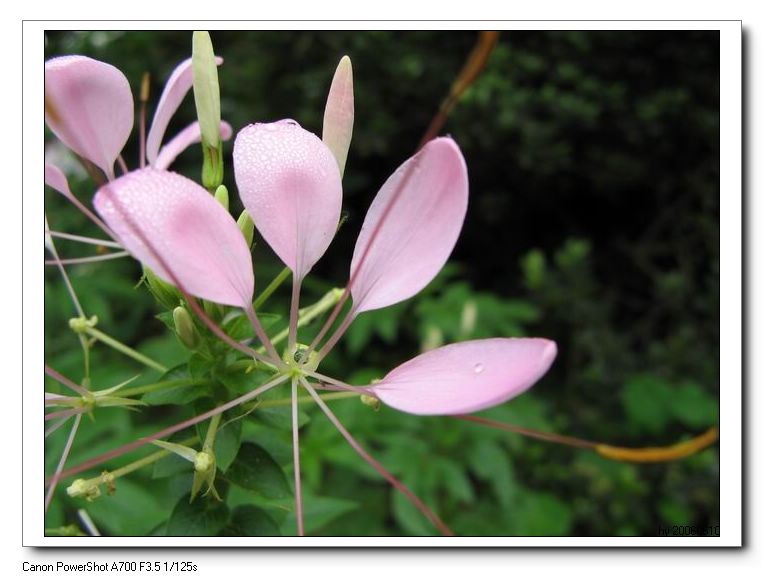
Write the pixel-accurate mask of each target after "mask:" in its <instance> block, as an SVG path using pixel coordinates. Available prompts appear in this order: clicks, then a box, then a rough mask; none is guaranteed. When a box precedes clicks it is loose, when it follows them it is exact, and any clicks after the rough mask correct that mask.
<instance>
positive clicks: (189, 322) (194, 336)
mask: <svg viewBox="0 0 764 587" xmlns="http://www.w3.org/2000/svg"><path fill="white" fill-rule="evenodd" d="M172 319H173V322H175V332H176V334H177V335H178V338H179V339H180V342H182V343H183V344H184V345H185V346H186V347H188V348H189V349H191V350H193V349H195V348H196V347H198V346H199V342H201V339H200V338H199V332H197V330H196V326H194V321H193V319H192V318H191V314H189V313H188V310H186V309H185V308H184V307H183V306H178V307H177V308H175V309H174V310H173V311H172Z"/></svg>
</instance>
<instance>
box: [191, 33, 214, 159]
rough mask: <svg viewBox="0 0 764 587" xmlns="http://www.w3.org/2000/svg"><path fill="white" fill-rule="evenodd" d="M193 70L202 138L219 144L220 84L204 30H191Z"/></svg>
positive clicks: (212, 144) (210, 144)
mask: <svg viewBox="0 0 764 587" xmlns="http://www.w3.org/2000/svg"><path fill="white" fill-rule="evenodd" d="M191 63H192V67H193V74H194V102H195V103H196V115H197V118H198V119H199V126H200V127H201V130H202V142H203V143H204V144H205V145H206V146H208V147H216V148H217V147H218V146H219V145H220V86H219V84H218V66H217V63H215V52H214V51H213V49H212V39H211V38H210V34H209V33H208V32H207V31H194V36H193V41H192V47H191Z"/></svg>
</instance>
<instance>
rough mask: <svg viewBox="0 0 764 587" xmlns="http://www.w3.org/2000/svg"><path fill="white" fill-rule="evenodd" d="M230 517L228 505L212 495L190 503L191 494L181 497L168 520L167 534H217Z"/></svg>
mask: <svg viewBox="0 0 764 587" xmlns="http://www.w3.org/2000/svg"><path fill="white" fill-rule="evenodd" d="M229 518H230V512H229V511H228V506H226V504H225V503H223V502H221V501H218V500H216V499H214V498H212V497H200V498H197V499H195V500H194V501H193V503H189V494H186V495H184V496H183V497H181V498H180V500H179V501H178V503H177V504H175V508H174V509H173V510H172V514H170V519H169V520H168V521H167V536H216V535H217V534H219V533H220V531H221V530H222V529H223V528H224V527H225V525H226V524H227V523H228V520H229Z"/></svg>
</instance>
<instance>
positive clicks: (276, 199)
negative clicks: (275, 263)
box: [45, 44, 557, 533]
mask: <svg viewBox="0 0 764 587" xmlns="http://www.w3.org/2000/svg"><path fill="white" fill-rule="evenodd" d="M195 49H196V44H195ZM210 51H211V46H210ZM207 56H208V57H209V59H208V63H212V64H213V65H212V67H213V69H214V67H215V66H216V65H220V64H221V63H222V60H221V59H216V60H215V59H212V54H211V53H209V54H207ZM195 59H196V54H195ZM45 72H46V84H45V103H46V122H47V123H48V126H49V128H50V129H51V130H52V131H53V132H54V133H55V134H56V136H57V137H58V138H59V139H60V140H61V141H62V142H63V143H64V144H65V145H66V146H67V147H69V148H70V149H71V150H72V151H74V152H75V153H76V154H78V155H79V156H80V157H82V158H83V159H85V160H87V161H90V162H91V163H93V164H94V165H95V166H96V167H98V168H99V169H100V170H101V171H102V172H103V174H104V176H105V178H106V179H107V181H106V182H105V183H104V184H103V185H102V186H101V187H100V189H98V191H97V193H96V194H95V197H94V199H93V204H94V207H95V210H96V211H97V212H98V214H99V216H100V218H101V219H102V221H103V223H104V224H102V226H103V228H104V230H106V231H107V232H108V234H109V235H110V236H111V237H112V238H113V239H114V240H115V241H116V242H117V243H118V244H119V245H120V246H122V247H123V248H124V249H125V250H126V251H128V252H129V253H130V255H132V256H133V257H134V258H135V259H137V260H138V261H140V263H141V264H142V265H143V266H144V267H145V268H146V269H147V270H149V271H150V272H151V273H153V274H154V275H155V276H158V278H159V279H161V280H162V281H163V282H165V283H166V284H169V285H170V286H172V287H174V288H177V290H178V291H179V292H181V293H182V294H183V295H185V296H186V297H187V299H188V302H189V306H190V307H191V308H192V309H193V310H194V311H195V312H197V313H198V314H199V318H200V319H201V320H203V322H204V323H205V324H207V325H208V326H209V328H210V329H211V330H212V332H214V333H215V334H218V335H219V336H221V337H223V338H224V340H226V342H228V343H230V344H231V345H232V346H233V347H234V348H236V349H238V350H240V351H241V352H243V353H247V354H248V355H249V356H251V357H252V358H254V359H255V361H257V362H258V363H259V364H260V365H261V366H263V367H264V368H266V369H270V370H271V371H272V375H273V376H272V378H271V379H270V380H269V381H268V383H267V384H264V385H263V386H261V387H259V388H257V389H254V390H252V391H251V392H250V393H248V394H246V395H245V396H242V397H240V398H236V399H235V400H234V401H232V402H229V403H228V404H223V405H221V406H218V407H217V408H216V409H214V410H211V411H210V412H208V413H206V414H203V415H201V416H200V417H199V418H194V419H193V422H192V421H191V420H189V421H188V422H191V424H192V423H194V422H196V421H199V420H200V419H204V418H210V417H213V416H215V415H217V414H219V413H221V412H222V411H223V410H226V409H229V408H230V407H232V406H234V405H240V404H241V403H243V402H244V401H250V400H251V399H253V398H254V397H256V396H258V395H259V394H261V393H263V392H264V391H266V390H267V389H271V388H273V387H274V386H275V385H278V384H281V383H286V382H289V383H291V386H292V398H293V404H294V405H293V416H294V420H295V426H294V431H293V436H294V459H295V487H296V495H297V499H296V510H297V513H298V516H297V518H298V527H299V530H300V533H302V530H303V528H302V520H301V515H300V514H301V509H302V506H301V498H300V479H299V475H300V473H299V447H298V429H297V426H296V414H297V412H296V397H297V392H298V389H299V388H302V389H304V390H306V391H307V393H308V394H310V396H311V397H312V398H313V399H314V400H315V401H316V402H317V403H318V405H319V406H320V407H321V409H322V410H323V411H324V412H325V413H326V415H327V416H328V417H329V418H330V419H331V420H332V421H333V422H334V423H335V424H336V425H337V426H338V428H339V429H340V432H342V433H343V434H344V435H345V437H346V438H347V439H348V441H349V442H350V443H351V445H353V446H354V448H356V450H358V451H359V454H361V455H362V456H364V458H366V459H367V460H368V461H369V462H370V463H371V464H372V466H375V468H377V469H378V470H379V471H380V472H381V473H382V474H383V475H384V476H385V477H387V478H388V479H390V480H391V482H393V483H394V484H395V485H396V487H399V488H400V489H401V490H402V491H404V493H406V494H407V496H408V497H409V498H410V499H412V501H414V502H415V504H417V505H418V506H419V505H420V504H419V503H417V502H418V499H417V498H416V496H413V494H410V492H408V490H407V489H406V488H405V486H403V485H402V484H400V482H398V481H397V480H395V479H394V477H392V475H390V474H389V472H387V471H386V470H385V469H384V468H383V467H382V466H381V465H380V464H379V463H377V462H376V461H375V460H374V459H373V458H371V457H370V456H369V455H368V454H367V453H366V452H365V451H364V450H363V448H362V447H360V445H358V443H357V442H356V441H355V440H354V439H353V438H352V436H351V435H350V433H349V432H348V431H347V430H346V429H345V428H344V427H343V426H342V425H341V424H340V423H339V422H338V421H337V420H336V418H335V417H334V415H333V413H332V412H331V410H330V409H329V408H328V406H327V405H326V404H325V403H324V402H323V401H322V400H321V397H320V394H319V393H317V391H316V389H317V388H320V389H344V390H351V391H356V392H358V393H361V394H363V395H365V396H368V397H370V398H374V399H376V400H379V401H381V402H383V403H384V404H386V405H388V406H390V407H392V408H394V409H397V410H400V411H404V412H408V413H412V414H418V415H454V414H468V413H471V412H475V411H478V410H482V409H485V408H488V407H491V406H494V405H497V404H499V403H502V402H505V401H507V400H509V399H511V398H512V397H514V396H516V395H518V394H519V393H522V392H523V391H525V390H527V389H529V388H530V387H531V386H532V385H533V384H534V383H535V382H536V381H538V379H539V378H540V377H542V376H543V375H544V373H545V372H546V371H547V370H548V369H549V367H550V365H551V364H552V362H553V360H554V358H555V355H556V352H557V349H556V345H555V343H554V342H552V341H550V340H546V339H541V338H493V339H485V340H475V341H469V342H461V343H455V344H449V345H446V346H443V347H440V348H436V349H434V350H430V351H428V352H425V353H423V354H421V355H419V356H416V357H414V358H412V359H411V360H409V361H407V362H405V363H403V364H402V365H400V366H398V367H396V368H395V369H393V370H392V371H390V372H389V373H388V374H387V375H386V376H385V377H383V378H382V379H381V380H379V381H376V382H373V383H370V384H368V385H364V386H360V387H359V386H353V385H349V384H347V383H344V382H342V381H339V380H335V379H333V378H331V377H328V376H326V375H324V374H322V373H321V372H320V370H319V368H320V364H321V361H322V360H323V359H324V357H325V356H326V355H327V353H329V352H330V351H331V349H332V348H333V347H334V345H335V344H336V343H337V342H338V341H339V340H340V338H341V336H342V334H343V333H344V332H345V331H346V330H347V328H348V327H349V326H350V325H351V324H352V322H353V320H354V319H355V318H356V317H357V316H358V315H359V314H361V313H363V312H367V311H372V310H375V309H379V308H384V307H387V306H390V305H392V304H396V303H398V302H401V301H403V300H406V299H408V298H410V297H412V296H414V295H416V294H417V293H418V292H420V291H421V290H422V289H423V288H424V287H425V286H426V285H427V284H428V283H430V282H431V281H432V279H433V278H434V277H435V276H436V275H437V274H438V272H439V271H440V270H441V268H442V267H443V266H444V264H445V263H446V261H447V259H448V257H449V256H450V254H451V251H452V250H453V248H454V245H455V243H456V241H457V238H458V236H459V233H460V231H461V229H462V225H463V223H464V220H465V216H466V213H467V207H468V192H469V181H468V174H467V164H466V162H465V160H464V157H463V155H462V153H461V151H460V149H459V146H458V144H457V142H456V141H455V140H454V139H452V138H444V137H442V138H434V139H432V140H430V141H428V142H427V143H426V144H425V145H424V146H423V147H422V148H421V149H420V150H419V151H418V152H417V153H416V154H414V155H413V156H412V157H410V158H409V159H407V160H406V161H404V162H403V163H402V164H401V165H400V167H398V169H396V170H395V171H394V172H393V173H392V175H391V176H390V177H389V178H388V180H387V181H386V182H385V183H384V184H383V185H382V187H381V188H380V190H379V192H378V193H377V195H376V197H375V199H374V201H373V203H372V204H371V207H370V208H369V210H368V212H367V214H366V217H365V219H364V222H363V225H362V227H361V230H360V234H359V235H358V239H357V241H356V245H355V250H354V252H353V257H352V260H351V262H350V267H349V276H348V282H347V287H346V288H345V290H344V293H343V294H342V296H341V297H340V299H339V302H338V303H337V305H336V307H335V309H334V312H332V314H331V315H330V316H329V319H328V320H327V321H326V323H325V324H324V326H323V328H322V329H321V331H320V332H319V334H318V336H317V337H316V338H315V339H314V340H313V341H311V342H310V343H309V344H308V341H300V340H299V328H298V315H299V312H298V309H299V300H300V290H301V284H302V282H303V280H304V279H305V277H306V276H307V275H308V273H309V272H310V271H311V269H312V268H313V266H314V265H315V264H316V262H317V261H318V260H319V259H320V258H321V257H322V256H323V255H324V253H325V252H326V251H327V249H328V248H329V246H330V244H331V242H332V239H333V237H334V235H335V233H336V231H337V228H338V224H339V221H340V215H341V208H342V176H343V173H344V171H345V164H346V160H347V153H348V149H349V146H350V141H351V136H352V130H353V123H354V105H353V81H352V68H351V64H350V60H349V59H348V58H347V57H345V58H343V59H342V60H341V61H340V63H339V66H338V68H337V71H336V74H335V76H334V79H333V81H332V85H331V89H330V91H329V96H328V100H327V104H326V110H325V116H324V127H323V133H322V135H323V136H322V137H319V136H317V135H316V134H314V133H312V132H310V131H309V130H306V129H304V128H302V127H301V126H300V125H299V124H298V123H297V122H295V121H293V120H281V121H277V122H268V123H254V124H250V125H249V126H246V127H245V128H243V129H241V130H239V132H238V133H237V134H236V137H235V143H234V148H233V165H234V173H235V182H236V186H237V188H238V194H239V196H240V198H241V201H242V203H243V204H244V207H245V209H246V213H247V214H248V216H249V217H250V218H251V219H252V221H253V222H254V225H255V227H256V229H257V232H258V233H259V234H260V236H261V237H262V238H263V239H264V240H265V241H267V243H268V244H269V245H270V247H271V248H272V249H273V251H274V252H275V254H276V255H277V256H278V257H279V258H280V259H281V261H282V262H283V263H284V265H285V266H286V267H287V268H288V269H289V270H290V271H291V274H292V282H293V288H292V304H291V312H290V327H289V334H288V340H287V343H286V345H285V347H284V348H283V349H281V350H280V351H279V349H277V348H276V344H274V343H273V341H272V340H271V339H270V338H269V337H268V335H267V334H266V333H265V331H264V329H263V328H262V325H261V324H260V321H259V319H258V316H257V313H256V310H255V309H254V308H253V298H254V294H255V289H256V285H255V274H254V268H253V262H252V256H251V251H250V244H249V243H248V242H247V238H246V236H245V234H243V232H242V229H241V224H242V223H241V222H239V223H237V221H236V220H235V219H234V218H233V217H232V216H231V215H230V214H229V212H228V208H227V201H226V202H224V203H222V204H221V201H220V199H216V198H215V197H213V195H211V193H210V192H213V193H214V192H215V191H216V189H215V188H217V186H216V185H214V184H213V185H208V184H207V182H205V187H207V189H205V187H203V186H202V185H199V184H198V183H195V182H194V181H192V180H191V179H188V178H186V177H183V176H181V175H178V174H176V173H174V172H171V171H168V167H169V166H170V165H171V163H172V162H173V160H174V159H175V157H176V156H177V155H178V154H179V153H180V152H181V151H182V150H184V149H185V148H187V147H188V146H189V145H191V144H193V143H196V142H200V141H201V142H202V144H203V145H204V146H205V149H206V148H207V147H212V148H216V149H217V150H218V152H219V140H220V139H227V138H230V137H231V135H232V132H231V128H230V126H229V125H228V124H227V123H225V122H221V121H219V112H218V113H217V116H218V119H217V121H214V122H213V124H212V129H213V130H212V131H209V130H208V131H207V136H204V129H209V128H210V123H209V120H210V119H212V120H214V115H215V113H214V112H213V113H212V115H211V117H210V116H207V115H206V114H205V112H206V110H205V108H206V107H205V106H203V105H200V100H199V97H198V95H197V109H198V112H199V117H200V121H199V122H194V123H193V124H191V125H190V126H189V127H187V128H186V129H185V130H183V131H182V132H181V133H180V134H179V135H178V136H177V137H175V138H174V139H172V140H171V141H169V142H168V143H167V144H166V145H165V146H164V147H161V148H160V146H161V144H162V140H163V136H164V133H165V130H166V129H167V126H168V124H169V121H170V118H171V116H172V115H173V113H174V112H175V111H176V110H177V108H178V106H179V105H180V103H181V101H182V100H183V98H184V96H185V95H186V94H187V93H188V91H189V90H190V89H191V87H192V85H193V86H194V87H195V88H196V85H197V83H199V82H200V80H201V76H202V75H203V73H204V71H203V70H202V69H199V68H197V67H196V65H195V64H194V67H192V60H191V59H189V60H186V61H184V62H183V63H181V64H180V65H178V67H177V68H176V69H175V71H174V72H173V74H172V75H171V77H170V79H169V81H168V82H167V85H166V87H165V89H164V92H163V93H162V96H161V98H160V100H159V104H158V106H157V110H156V114H155V116H154V120H153V124H152V126H151V129H150V131H149V133H148V136H147V139H146V143H145V156H146V159H147V161H148V164H147V165H145V164H144V162H143V161H141V166H140V168H138V169H135V170H133V171H128V170H127V169H126V168H125V166H124V165H122V171H123V172H122V173H121V174H120V175H118V176H117V175H116V174H115V172H114V166H115V162H117V161H119V160H120V152H121V151H122V149H123V147H124V145H125V143H126V141H127V139H128V137H129V134H130V132H131V130H132V127H133V109H134V104H133V98H132V94H131V91H130V87H129V84H128V82H127V80H126V78H125V76H124V75H123V74H122V73H121V72H120V71H119V70H117V69H116V68H114V67H112V66H111V65H108V64H105V63H102V62H99V61H95V60H93V59H90V58H87V57H81V56H68V57H60V58H56V59H52V60H50V61H48V62H47V63H46V65H45ZM208 73H209V75H213V74H212V73H210V72H208ZM214 87H215V88H216V87H217V77H216V72H215V73H214ZM208 102H209V101H208ZM213 102H214V100H213ZM217 108H218V109H219V100H218V103H217ZM212 109H213V110H214V106H213V108H212ZM215 130H217V131H218V134H217V136H216V135H215ZM142 151H143V149H142ZM206 156H207V151H206V150H205V157H206ZM141 159H143V157H141ZM220 178H221V180H222V175H221V176H220ZM46 183H48V185H50V186H51V187H53V188H54V189H56V190H58V191H59V192H61V193H63V194H64V195H65V196H67V197H68V198H70V199H74V196H73V195H72V194H71V192H70V191H69V188H68V186H67V184H66V179H65V177H64V175H63V174H62V173H61V172H60V171H59V170H58V169H57V168H55V167H53V166H52V165H48V166H47V167H46ZM196 298H198V299H199V300H202V301H204V303H205V304H210V303H212V304H217V305H218V306H222V307H231V308H236V309H240V310H241V311H242V312H243V313H244V314H245V315H246V316H248V317H249V319H250V321H251V323H252V327H253V329H254V331H255V332H256V333H257V335H258V337H259V338H260V342H261V343H262V345H263V349H262V351H259V350H256V349H254V348H252V347H251V346H249V345H244V344H242V343H241V342H240V341H234V340H231V339H230V338H229V337H227V336H226V335H225V333H223V332H222V330H221V329H220V328H219V327H217V324H216V321H215V320H214V319H213V318H212V317H210V316H209V315H207V314H205V313H204V310H203V309H202V307H201V305H200V304H197V303H196V301H195V299H196ZM205 307H207V306H205ZM343 309H345V310H346V312H345V313H344V317H343V319H342V320H341V321H340V323H339V325H338V326H337V327H335V328H334V329H333V330H332V327H333V325H334V324H335V323H336V320H337V318H338V317H339V316H340V315H342V310H343ZM184 424H186V425H191V424H188V423H184ZM177 429H178V427H174V428H173V430H171V431H170V432H174V431H176V430H177ZM163 432H166V434H159V435H154V436H152V437H151V438H149V439H148V440H152V439H156V438H158V437H159V436H162V435H167V434H169V433H170V432H167V431H163ZM165 444H167V443H165ZM188 451H190V449H188V450H187V451H186V452H188ZM191 452H193V454H191V453H189V455H190V456H188V458H189V460H193V458H196V460H197V461H198V460H199V459H198V455H199V454H201V453H195V452H194V451H191ZM205 462H206V461H205ZM197 469H198V468H197ZM421 505H422V508H424V509H422V508H420V509H422V511H423V513H425V515H428V517H430V519H431V520H433V523H435V524H436V525H438V527H441V526H440V524H442V522H441V523H440V524H439V520H438V519H437V517H436V516H434V514H431V512H429V510H426V506H423V504H421ZM441 529H442V530H443V529H445V530H444V531H447V528H446V527H445V525H443V528H441Z"/></svg>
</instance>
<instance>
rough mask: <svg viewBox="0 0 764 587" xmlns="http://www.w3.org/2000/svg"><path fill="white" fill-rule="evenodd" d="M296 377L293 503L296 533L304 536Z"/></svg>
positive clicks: (293, 418)
mask: <svg viewBox="0 0 764 587" xmlns="http://www.w3.org/2000/svg"><path fill="white" fill-rule="evenodd" d="M297 405H298V404H297V379H295V378H294V377H293V378H292V455H293V459H294V505H295V517H296V518H297V535H298V536H305V526H304V524H303V519H302V518H303V516H302V482H301V479H300V428H299V422H298V415H299V410H298V409H297Z"/></svg>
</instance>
